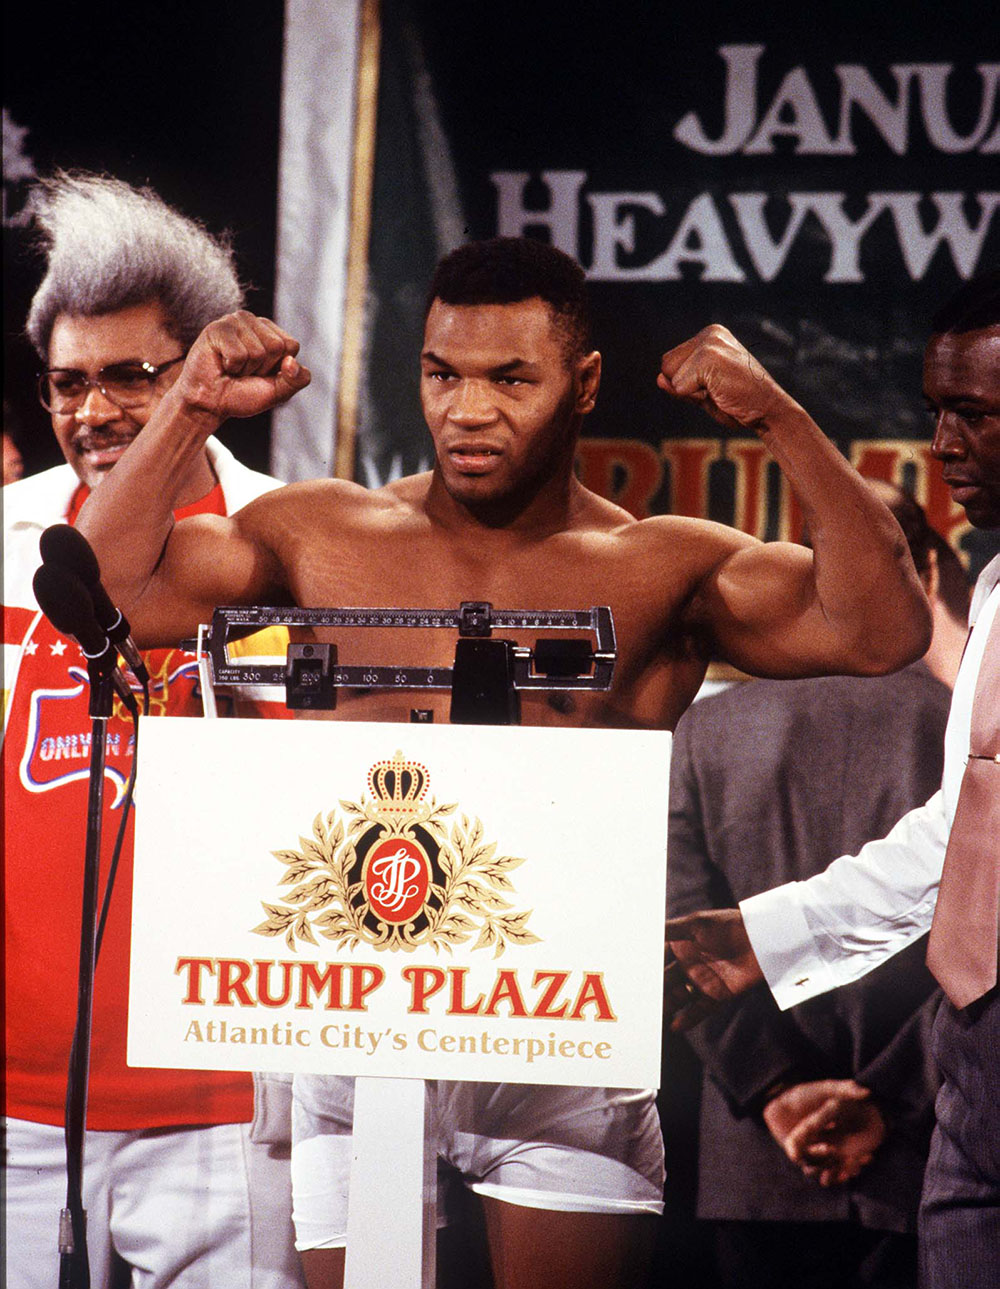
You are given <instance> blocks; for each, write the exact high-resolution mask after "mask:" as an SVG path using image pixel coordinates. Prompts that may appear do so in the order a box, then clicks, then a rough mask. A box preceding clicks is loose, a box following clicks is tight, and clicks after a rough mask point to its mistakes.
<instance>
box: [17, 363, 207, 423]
mask: <svg viewBox="0 0 1000 1289" xmlns="http://www.w3.org/2000/svg"><path fill="white" fill-rule="evenodd" d="M186 357H187V355H186V354H181V355H180V356H179V357H178V358H171V359H170V360H169V362H165V363H160V364H159V366H156V367H154V366H153V364H152V363H110V364H109V365H108V366H107V367H102V368H101V370H100V371H99V372H98V373H97V375H96V376H95V377H94V379H93V380H91V379H90V377H89V376H87V375H85V374H84V373H83V372H82V371H74V370H73V369H72V368H70V367H53V368H52V370H51V371H43V372H39V373H38V400H39V402H40V403H41V405H42V407H44V408H45V410H46V411H48V412H55V413H56V415H57V416H66V415H68V414H69V413H71V412H76V411H78V410H79V408H81V407H82V406H83V404H84V402H85V401H86V398H87V391H88V390H90V389H91V388H93V389H99V390H100V391H101V393H102V394H103V395H104V397H105V398H106V399H108V400H109V401H110V402H112V403H114V405H115V406H116V407H118V408H121V409H122V411H125V410H126V409H128V408H131V407H143V406H144V405H145V404H146V403H148V402H149V400H150V399H151V398H152V396H153V387H154V386H155V384H156V382H157V380H158V379H159V377H160V376H161V375H162V374H163V372H165V371H166V370H167V369H168V368H170V367H174V366H176V365H177V363H182V362H183V361H184V359H185V358H186Z"/></svg>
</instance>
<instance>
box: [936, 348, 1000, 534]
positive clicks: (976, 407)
mask: <svg viewBox="0 0 1000 1289" xmlns="http://www.w3.org/2000/svg"><path fill="white" fill-rule="evenodd" d="M924 397H925V398H926V399H927V402H928V404H929V405H930V408H931V410H932V412H933V414H934V439H933V442H932V443H931V451H932V452H933V454H934V456H935V457H937V459H938V460H939V461H941V462H943V474H944V479H945V482H946V483H947V484H948V486H949V488H951V493H952V496H953V497H954V498H955V500H956V501H957V502H958V503H959V505H960V506H964V507H965V512H966V514H967V515H968V516H969V519H970V521H971V522H972V523H973V524H975V525H976V527H977V528H1000V326H996V327H984V328H982V329H981V330H979V331H967V332H965V333H963V334H959V335H941V336H932V337H931V340H930V343H929V344H928V346H927V350H926V353H925V354H924Z"/></svg>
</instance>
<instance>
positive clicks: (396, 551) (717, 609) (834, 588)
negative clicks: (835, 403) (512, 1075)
mask: <svg viewBox="0 0 1000 1289" xmlns="http://www.w3.org/2000/svg"><path fill="white" fill-rule="evenodd" d="M297 352H298V345H297V343H296V342H295V341H294V340H293V339H292V338H291V337H289V336H287V335H286V333H284V332H283V331H281V330H280V329H279V328H278V327H277V326H275V324H273V323H271V322H268V321H267V320H265V319H260V318H256V317H253V316H252V315H250V314H246V313H240V314H235V315H232V316H231V317H229V318H227V319H222V320H220V321H219V322H218V323H213V324H212V326H210V327H209V328H207V329H206V331H205V332H203V333H202V336H201V337H200V338H199V340H198V341H197V342H196V343H195V345H194V346H193V347H192V349H191V351H190V353H189V355H188V358H187V361H186V363H185V365H184V367H183V369H182V371H181V373H180V375H179V376H178V378H177V380H176V382H175V383H174V385H173V386H172V388H171V389H170V391H169V392H168V394H167V395H166V396H165V398H164V402H163V404H162V405H161V407H160V408H159V409H158V411H157V414H156V416H155V417H154V418H152V419H151V421H150V423H149V424H148V425H147V426H146V428H145V430H144V431H143V434H142V435H141V436H140V437H139V439H138V440H137V441H136V443H135V444H134V445H133V446H132V448H131V449H130V451H129V453H128V456H127V457H126V458H125V459H124V460H123V461H122V463H121V464H120V465H119V467H118V468H117V469H116V470H115V471H114V472H113V474H112V475H111V476H110V477H109V478H108V480H107V481H106V482H105V483H104V484H103V485H102V487H101V488H100V490H99V493H97V494H95V496H94V497H93V498H92V499H91V501H89V502H88V503H87V506H86V507H85V508H84V511H83V513H82V516H81V521H80V527H81V529H82V530H83V531H84V532H85V533H86V534H87V536H88V537H89V538H90V539H91V541H92V542H93V544H94V547H95V549H96V551H97V553H98V556H99V558H100V561H101V566H102V570H103V574H104V579H105V582H106V584H107V586H108V589H109V591H110V593H111V594H112V596H113V597H114V598H115V599H116V601H118V602H119V603H120V604H121V605H122V607H123V609H124V611H125V613H126V614H127V616H128V617H129V618H130V619H131V622H132V625H133V631H134V633H135V635H136V637H137V638H138V639H140V640H141V641H142V642H143V643H145V644H152V643H154V642H160V641H174V640H176V639H178V638H181V637H183V636H186V635H190V634H193V632H194V630H195V629H196V627H197V624H198V623H199V622H205V621H208V620H209V619H210V616H211V613H212V610H213V609H214V608H215V606H216V605H218V604H231V603H237V602H250V603H273V602H288V601H292V602H294V603H296V604H299V605H303V606H327V607H331V606H338V607H339V606H373V607H384V606H402V607H448V608H455V607H457V605H458V604H459V603H460V602H461V601H463V600H487V601H490V602H491V603H492V604H494V605H495V606H496V607H497V608H525V609H531V608H535V609H540V610H541V609H553V608H589V607H590V606H591V605H601V604H606V605H609V606H610V607H611V610H612V613H613V616H614V622H615V628H616V633H617V640H618V662H617V666H616V670H615V677H614V681H613V684H612V687H611V689H610V691H609V692H607V693H606V694H586V695H583V696H580V697H574V702H573V705H572V706H571V707H570V708H569V710H556V709H555V708H554V707H553V706H551V705H549V703H548V702H547V701H546V700H545V698H544V697H534V696H531V695H524V696H523V702H522V720H523V723H524V724H531V725H557V724H562V725H573V726H581V725H584V726H614V727H619V728H621V727H626V728H628V727H633V728H666V729H672V728H673V726H674V725H675V724H676V722H677V720H678V719H679V717H680V715H681V713H682V712H683V711H684V709H685V708H686V707H687V705H688V704H689V703H690V701H691V699H692V698H693V697H694V695H695V693H696V692H697V690H698V688H699V686H700V684H701V682H702V679H703V677H704V674H705V670H706V667H707V665H708V661H709V659H710V657H723V658H726V659H728V660H729V661H730V662H732V663H734V664H735V665H737V666H739V667H741V668H743V669H744V670H747V671H750V672H753V673H757V674H760V675H770V676H791V675H802V674H812V673H816V672H836V671H852V672H861V673H865V674H868V673H880V672H884V671H889V670H892V669H894V668H896V667H899V666H902V665H904V664H905V663H906V662H908V661H910V660H911V659H912V658H914V657H917V656H919V655H920V654H921V653H922V652H923V650H924V649H925V648H926V643H927V638H928V627H929V620H928V612H927V607H926V601H925V599H924V597H923V594H922V591H921V589H920V586H919V583H918V580H917V578H916V575H915V572H914V570H913V566H912V563H911V561H910V558H909V553H908V551H907V548H906V545H905V542H904V540H903V537H902V534H901V532H900V531H899V528H898V526H897V525H896V523H895V520H894V519H893V518H892V517H891V515H890V514H889V512H888V510H887V509H886V508H885V507H884V506H883V505H882V504H881V503H880V502H878V501H877V500H876V499H875V498H874V497H873V496H872V494H871V492H870V491H869V490H868V489H867V488H866V487H865V486H864V484H863V482H862V481H861V479H860V478H859V476H857V475H856V473H855V472H854V471H853V470H852V469H851V468H850V467H849V466H848V465H847V464H846V463H845V461H844V460H843V458H842V457H841V455H840V454H839V453H838V452H837V450H836V449H835V448H834V447H833V445H832V444H830V443H829V441H828V440H827V439H826V438H825V437H824V436H823V434H822V433H821V431H820V430H819V429H818V428H817V426H816V425H815V424H814V422H813V421H812V420H811V419H810V418H809V416H808V415H807V414H806V413H805V412H804V411H803V409H802V408H801V407H799V406H798V404H797V403H795V402H794V400H793V399H791V398H790V397H789V396H788V395H787V394H786V393H785V392H784V391H783V390H781V389H780V387H779V386H778V385H776V384H775V382H774V381H773V380H772V379H771V377H770V376H768V374H767V373H766V372H765V371H764V370H763V368H761V367H760V364H759V363H757V362H756V361H755V360H754V359H753V358H752V357H751V355H750V354H748V353H747V351H746V350H745V349H743V347H742V346H741V345H739V343H738V342H737V341H736V340H735V339H734V338H733V337H732V336H731V335H730V334H729V333H728V332H726V331H725V330H724V329H723V328H721V327H711V328H708V329H707V330H706V331H704V332H702V333H700V334H699V335H698V336H696V337H694V338H693V339H692V340H689V341H687V342H685V343H684V344H682V345H680V346H678V347H677V348H676V349H673V350H671V351H670V353H668V354H666V355H665V356H664V358H663V362H662V367H661V373H660V375H659V377H658V383H659V384H660V386H661V388H662V389H663V390H664V391H665V392H667V393H668V394H672V395H673V396H675V397H678V398H682V399H686V400H689V401H693V402H695V403H698V404H699V405H701V406H702V407H704V408H705V410H706V411H707V412H709V414H710V415H712V416H713V417H715V419H716V420H718V421H720V422H721V423H723V424H725V425H727V426H729V427H744V428H752V429H753V430H755V431H756V432H757V433H759V434H760V435H761V437H762V438H763V439H764V441H765V442H767V443H768V446H769V448H770V450H771V451H772V453H773V454H774V455H775V457H776V458H777V459H778V461H779V462H780V464H781V465H782V467H783V469H784V470H785V472H786V474H787V475H788V477H789V479H790V480H791V482H792V483H793V486H795V488H796V491H797V493H798V495H799V498H800V500H801V503H802V506H803V511H804V513H805V515H806V518H807V521H808V522H809V525H810V530H811V532H812V533H813V534H814V552H810V551H807V550H805V549H804V548H800V547H795V546H791V545H786V544H781V543H771V544H768V545H764V544H762V543H760V542H758V541H756V540H754V539H753V538H751V537H748V536H746V535H744V534H742V533H739V532H736V531H735V530H733V529H730V528H726V527H724V526H722V525H718V524H712V523H709V522H707V521H701V520H695V519H687V518H680V517H674V516H659V517H656V518H653V519H648V520H644V521H641V522H639V521H636V520H635V519H633V518H632V517H631V516H630V515H628V514H627V513H626V512H625V511H623V510H621V509H620V508H619V507H617V506H615V505H613V504H612V503H610V502H608V501H606V500H604V499H602V498H600V497H598V496H596V495H595V494H594V493H592V492H590V491H588V490H587V489H585V488H584V487H583V486H582V485H581V484H580V482H579V480H578V479H577V478H576V475H575V474H574V472H573V457H574V451H575V447H576V441H577V437H578V435H579V432H580V427H581V423H582V421H583V417H584V416H585V415H586V414H587V413H588V412H590V410H591V409H592V407H593V405H594V400H595V399H596V396H597V391H598V386H599V383H600V373H601V356H600V354H599V353H597V352H596V351H592V352H589V353H585V352H582V351H579V350H578V349H577V348H576V347H574V345H573V344H572V343H571V342H570V341H569V340H568V339H567V335H566V333H565V330H564V328H562V327H561V326H559V325H558V321H557V319H556V317H555V316H554V314H553V311H552V309H551V307H550V306H549V305H548V304H547V303H545V302H544V301H543V300H542V299H540V298H539V297H537V296H535V297H530V298H528V299H525V300H522V301H519V302H516V303H512V304H482V305H452V304H447V303H445V302H444V301H442V300H440V299H435V300H434V301H433V302H432V304H431V307H430V310H429V313H428V317H427V324H426V330H425V336H424V345H423V350H422V354H421V402H422V405H423V411H424V416H425V419H426V421H427V424H428V428H429V430H430V433H431V436H432V439H433V441H434V446H435V453H436V461H435V465H434V468H433V470H432V471H430V472H429V473H427V474H422V475H417V476H413V477H410V478H406V479H402V480H399V481H398V482H396V483H393V484H390V485H388V486H387V487H385V488H381V489H379V490H377V491H374V492H369V491H366V490H365V489H363V488H360V487H358V486H356V485H354V484H351V483H347V482H344V481H342V480H318V481H315V482H312V483H304V484H295V485H291V486H289V487H287V488H284V489H281V490H280V491H278V492H277V493H273V494H271V495H270V496H268V497H265V498H262V499H261V500H260V501H257V502H254V503H253V504H252V505H250V506H247V507H246V508H245V509H244V510H243V511H241V512H240V513H239V514H237V515H236V516H234V517H232V518H226V519H218V518H215V517H212V518H205V517H199V518H197V519H192V520H184V521H182V522H181V523H179V524H177V525H174V522H173V519H172V515H171V505H170V494H171V479H172V477H173V472H175V471H178V470H181V469H182V468H183V464H184V462H185V461H186V460H187V459H188V457H189V456H190V455H191V454H192V453H195V452H197V451H198V450H199V449H200V445H201V444H202V443H203V442H204V439H205V437H206V436H207V435H208V434H210V433H211V432H212V431H214V430H215V429H216V428H217V427H218V425H219V424H220V423H221V422H222V421H224V420H226V419H227V418H229V417H231V416H249V415H253V414H254V413H256V412H259V411H263V410H266V409H267V408H269V407H273V406H274V405H275V404H276V403H278V402H281V401H283V400H284V399H286V398H289V397H291V396H292V395H294V393H295V392H296V391H297V390H298V389H300V388H302V387H303V386H304V385H305V384H306V383H307V382H308V372H307V371H306V369H305V368H304V367H302V366H301V365H300V364H299V362H298V361H297V358H296V355H297ZM137 515H138V516H142V527H141V528H139V527H138V525H137V523H136V521H135V518H134V517H135V516H137ZM373 634H374V633H373ZM443 635H444V633H442V632H436V633H435V632H428V633H427V634H426V635H424V633H421V632H416V631H414V632H399V633H395V634H390V635H387V637H386V638H385V639H384V640H379V639H375V640H373V639H372V634H369V633H366V640H365V647H366V650H367V651H368V655H369V657H371V656H373V655H374V656H376V657H377V658H378V660H379V661H385V662H392V663H398V664H400V665H407V664H409V663H419V664H420V665H422V666H450V665H451V661H452V653H453V649H454V642H453V641H450V640H446V639H443V638H441V637H442V636H443ZM338 643H339V642H338ZM346 643H347V642H345V644H346ZM341 661H342V662H350V661H352V659H351V658H349V657H347V656H345V655H342V657H341ZM413 701H414V700H413V697H412V696H408V695H403V696H400V695H398V694H396V693H388V692H384V693H383V692H365V693H357V694H353V695H346V696H345V697H344V699H343V700H342V701H339V702H338V707H337V710H336V712H335V713H333V715H334V716H335V717H336V718H339V719H354V720H390V721H391V720H402V721H405V720H407V719H408V718H409V712H410V708H411V706H412V705H413ZM420 706H421V707H427V706H430V707H433V708H434V710H435V716H436V719H438V720H446V719H447V707H448V698H447V696H443V697H441V696H434V697H431V698H428V697H427V696H426V694H425V693H422V694H421V696H420ZM484 1207H485V1211H486V1220H487V1229H488V1232H489V1238H490V1246H491V1253H492V1257H493V1264H494V1275H495V1278H496V1283H497V1285H498V1287H499V1289H522V1287H523V1289H529V1286H536V1285H539V1284H544V1285H546V1286H547V1289H559V1287H560V1286H564V1287H565V1289H581V1287H583V1286H587V1285H592V1286H594V1287H595V1289H598V1287H600V1289H609V1287H610V1286H615V1285H623V1286H624V1285H628V1284H631V1283H633V1279H634V1277H635V1276H637V1275H638V1269H639V1268H641V1266H642V1265H643V1263H644V1261H645V1256H646V1255H645V1251H646V1250H647V1249H648V1247H649V1244H650V1241H651V1238H652V1236H653V1234H654V1231H655V1223H654V1222H653V1220H652V1219H650V1218H648V1217H646V1218H643V1217H637V1216H635V1215H615V1214H592V1213H572V1212H554V1211H549V1210H540V1209H529V1208H524V1207H520V1206H518V1205H515V1204H508V1203H503V1202H500V1201H496V1200H489V1199H488V1200H486V1201H485V1205H484ZM305 1265H306V1267H307V1273H308V1276H309V1281H310V1285H311V1286H312V1287H313V1289H318V1287H320V1286H326V1285H337V1284H339V1283H340V1282H341V1276H342V1266H343V1250H313V1251H312V1252H310V1253H308V1254H306V1255H305Z"/></svg>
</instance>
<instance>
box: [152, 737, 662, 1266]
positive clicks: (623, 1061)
mask: <svg viewBox="0 0 1000 1289" xmlns="http://www.w3.org/2000/svg"><path fill="white" fill-rule="evenodd" d="M669 759H670V735H669V734H666V733H662V732H657V731H637V730H590V729H586V730H582V729H552V728H530V727H502V726H450V725H449V726H434V725H417V724H413V725H392V724H383V723H378V724H375V723H367V722H336V723H333V722H325V721H323V722H320V721H294V722H293V721H223V720H208V721H204V720H196V719H185V718H176V717H175V718H170V717H159V718H157V719H156V720H151V721H147V720H143V722H142V738H141V739H140V741H139V762H140V764H139V783H140V793H141V797H140V799H139V802H138V808H137V819H136V844H135V873H134V882H133V911H132V957H131V973H130V997H129V1038H128V1060H129V1063H130V1064H131V1065H136V1066H154V1067H158V1068H168V1069H169V1068H179V1069H208V1070H213V1069H214V1070H257V1071H262V1072H264V1071H273V1072H289V1071H291V1072H293V1073H301V1074H320V1075H325V1076H327V1077H328V1078H329V1079H330V1084H329V1096H330V1098H331V1106H334V1107H335V1106H336V1105H338V1104H346V1102H347V1100H348V1097H349V1089H345V1088H344V1087H343V1085H342V1084H338V1082H337V1081H338V1080H339V1079H344V1078H354V1079H355V1093H354V1126H353V1142H352V1168H351V1177H350V1192H349V1197H348V1207H347V1217H346V1221H347V1253H346V1285H347V1289H432V1286H433V1283H434V1270H435V1266H434V1264H435V1253H436V1249H435V1240H436V1227H437V1212H436V1209H437V1205H436V1198H437V1197H436V1190H437V1171H436V1170H437V1159H436V1130H437V1125H436V1124H431V1125H427V1124H426V1123H425V1116H426V1110H425V1106H426V1089H425V1084H424V1080H458V1081H469V1082H478V1083H513V1084H525V1085H533V1084H555V1085H570V1086H580V1087H610V1088H634V1087H653V1086H655V1085H656V1084H657V1083H658V1082H659V1072H660V1022H661V1016H662V1001H663V1000H662V970H663V909H664V901H665V887H666V837H667V789H668V784H669ZM179 803H182V805H179ZM525 1095H526V1096H530V1087H526V1090H525ZM428 1128H431V1129H433V1131H432V1133H431V1136H432V1138H434V1139H433V1140H432V1141H430V1142H428V1141H427V1134H428ZM340 1220H342V1219H340Z"/></svg>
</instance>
